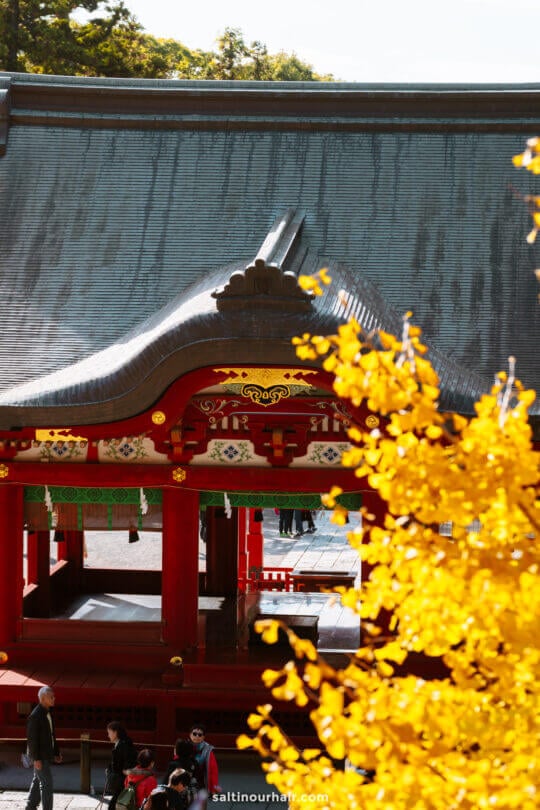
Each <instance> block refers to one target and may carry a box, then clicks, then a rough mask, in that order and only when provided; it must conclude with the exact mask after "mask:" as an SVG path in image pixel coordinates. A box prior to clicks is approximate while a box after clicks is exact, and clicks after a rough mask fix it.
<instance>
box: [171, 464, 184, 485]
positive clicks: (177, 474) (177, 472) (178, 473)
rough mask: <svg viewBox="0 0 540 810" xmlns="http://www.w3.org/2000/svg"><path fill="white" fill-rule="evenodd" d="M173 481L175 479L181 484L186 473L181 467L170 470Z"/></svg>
mask: <svg viewBox="0 0 540 810" xmlns="http://www.w3.org/2000/svg"><path fill="white" fill-rule="evenodd" d="M172 477H173V481H176V483H177V484H181V483H182V482H183V481H185V480H186V478H187V473H186V471H185V470H183V469H182V467H175V469H174V470H173V471H172Z"/></svg>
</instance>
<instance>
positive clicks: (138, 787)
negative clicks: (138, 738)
mask: <svg viewBox="0 0 540 810" xmlns="http://www.w3.org/2000/svg"><path fill="white" fill-rule="evenodd" d="M154 764H155V763H154V755H153V753H152V752H151V751H150V749H149V748H143V750H142V751H139V753H138V755H137V764H136V765H135V767H134V768H129V769H128V770H127V771H125V773H126V781H125V782H124V787H129V785H133V786H134V787H135V803H136V805H137V807H140V806H141V804H142V803H143V802H144V800H145V799H146V798H147V796H149V795H150V794H151V793H152V791H153V790H154V788H156V787H157V779H156V777H155V775H154Z"/></svg>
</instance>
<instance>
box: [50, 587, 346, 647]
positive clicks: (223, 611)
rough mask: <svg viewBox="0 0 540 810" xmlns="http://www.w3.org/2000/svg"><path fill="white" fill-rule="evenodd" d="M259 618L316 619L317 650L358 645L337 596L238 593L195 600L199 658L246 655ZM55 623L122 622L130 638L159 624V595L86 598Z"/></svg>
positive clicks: (94, 596)
mask: <svg viewBox="0 0 540 810" xmlns="http://www.w3.org/2000/svg"><path fill="white" fill-rule="evenodd" d="M259 614H264V615H265V616H276V618H279V617H289V618H292V617H295V616H316V617H318V631H319V640H318V649H319V650H329V651H336V652H344V651H353V650H356V649H357V648H358V646H359V643H360V623H359V618H358V616H357V615H356V614H355V613H354V612H353V611H352V610H350V608H346V607H343V606H342V605H341V601H340V597H339V595H338V594H329V593H293V592H280V591H268V592H264V591H263V592H260V593H251V594H244V595H242V594H241V595H239V596H238V598H237V599H233V598H228V597H218V596H201V597H199V641H198V648H199V653H201V651H205V655H204V657H205V658H214V656H218V657H220V658H221V657H223V655H225V654H226V653H227V652H228V653H229V654H231V653H233V652H234V651H238V650H240V651H242V650H244V651H245V650H247V649H248V648H249V647H250V645H249V643H248V633H249V624H250V623H252V622H253V620H254V619H255V618H256V616H257V615H259ZM54 619H64V620H65V619H70V620H73V621H82V622H84V621H91V622H99V621H103V622H125V624H126V635H131V634H132V632H133V629H132V625H133V623H139V622H142V623H146V622H150V623H151V622H159V621H160V620H161V596H159V595H141V594H114V593H102V594H85V595H81V596H80V597H78V598H77V599H76V600H74V601H73V602H72V603H71V604H70V605H69V607H68V608H67V609H66V610H65V611H64V612H63V613H62V614H59V615H57V616H54V617H52V619H51V620H52V621H54ZM289 623H290V622H289ZM257 654H260V652H257ZM226 657H229V656H228V655H227V656H226Z"/></svg>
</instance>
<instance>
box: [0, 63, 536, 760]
mask: <svg viewBox="0 0 540 810" xmlns="http://www.w3.org/2000/svg"><path fill="white" fill-rule="evenodd" d="M539 101H540V86H536V85H531V86H516V87H504V88H503V87H495V86H479V87H464V86H429V85H426V86H388V85H378V86H377V85H375V86H364V85H356V84H344V83H333V84H318V83H317V84H315V83H314V84H308V83H268V82H259V83H249V82H247V83H245V82H198V81H190V82H188V81H185V82H183V81H161V80H155V81H154V80H127V79H126V80H121V79H88V78H67V77H60V76H54V77H53V76H41V75H39V76H38V75H26V74H13V75H10V74H5V73H4V74H0V198H1V200H2V207H1V211H2V214H1V218H0V278H1V285H2V286H1V289H2V294H3V301H4V304H3V318H2V331H1V335H0V578H1V583H0V651H2V652H3V653H5V656H4V660H3V663H2V664H1V665H0V734H1V735H3V736H21V737H23V736H24V733H25V720H26V713H27V711H28V708H29V705H30V704H31V703H32V702H34V701H35V698H36V692H37V689H38V688H39V686H40V685H41V684H43V683H49V684H51V685H53V686H54V687H55V689H56V690H57V692H58V696H59V701H58V708H57V717H58V721H57V722H58V726H59V729H58V730H59V734H60V735H63V736H76V735H77V734H79V733H80V732H81V731H82V730H92V731H94V730H95V731H96V732H97V733H101V734H103V729H104V726H105V724H106V722H107V721H108V720H109V719H111V717H112V716H120V717H121V718H122V719H123V720H124V722H125V723H126V725H127V726H128V728H129V729H130V731H132V732H134V733H135V737H137V735H139V736H140V738H141V739H144V740H145V741H146V742H152V741H154V742H170V743H171V744H172V742H173V741H174V739H175V738H176V736H177V734H179V733H181V732H185V731H186V729H187V726H188V724H189V722H191V720H192V719H193V718H195V719H201V718H203V719H208V720H209V722H210V725H211V728H212V732H213V733H212V738H213V741H216V742H218V743H219V742H230V741H231V740H232V739H234V736H235V735H236V733H238V732H239V731H241V730H242V722H243V718H245V716H246V715H247V713H248V712H249V711H250V709H251V708H252V707H254V706H255V705H256V704H257V703H260V702H267V700H268V693H267V692H266V690H265V689H264V687H263V686H262V684H261V682H260V674H261V671H262V670H263V669H265V668H266V667H267V666H268V663H269V662H270V663H272V662H275V660H276V651H275V650H274V651H272V650H265V649H263V648H261V645H259V644H257V643H256V641H254V640H253V637H252V631H251V628H252V624H253V621H254V620H255V619H256V618H257V616H258V615H261V611H260V606H261V603H260V601H259V600H260V598H261V592H264V591H271V592H275V593H276V594H280V593H281V594H283V593H287V594H291V595H292V596H294V594H296V595H297V597H298V598H307V597H306V590H308V589H309V582H310V581H311V582H313V590H314V592H317V593H318V592H319V590H320V587H322V585H324V584H328V578H326V579H325V576H326V575H327V574H328V572H323V571H317V569H316V568H315V569H314V570H313V571H311V572H308V573H309V574H310V576H311V580H310V579H309V577H307V578H305V579H304V580H302V581H299V580H298V577H297V579H296V580H295V579H294V576H293V575H294V572H290V571H285V570H281V571H280V570H271V569H270V568H268V567H266V566H265V561H264V548H263V545H264V543H263V535H262V532H261V525H260V521H258V520H257V519H256V518H257V512H258V510H261V509H264V508H272V509H276V508H295V509H316V508H319V507H320V505H321V500H320V495H321V493H324V492H327V491H328V490H329V489H330V488H331V487H332V485H339V486H340V487H341V488H342V489H343V493H344V494H343V496H342V497H343V503H344V504H345V505H346V506H348V507H349V508H351V509H353V510H358V509H359V508H360V505H361V504H364V505H368V506H369V507H370V508H371V509H372V511H374V512H375V513H376V514H380V504H379V502H378V499H377V497H376V495H375V493H373V492H371V491H370V490H369V487H368V485H367V483H366V482H364V481H362V480H360V479H358V478H356V477H355V476H354V475H353V473H352V472H351V471H350V470H347V469H345V468H344V467H342V465H341V455H342V452H343V451H344V450H345V449H346V448H347V447H348V438H347V428H348V426H349V425H350V424H351V422H352V421H353V420H354V421H357V422H360V423H362V424H366V425H368V426H373V427H375V426H377V424H378V417H377V416H376V415H375V414H371V413H370V412H369V411H368V409H367V408H362V409H358V410H355V409H353V408H352V407H351V405H350V404H349V403H346V402H341V401H340V400H339V399H338V398H337V397H336V395H335V394H334V393H333V390H332V378H331V376H330V375H329V374H328V373H326V372H325V371H324V370H323V368H322V365H321V364H320V363H319V362H318V361H312V360H300V359H299V358H298V357H297V356H296V353H295V349H294V346H293V345H292V342H291V341H292V338H293V337H294V336H297V335H302V334H304V333H310V334H319V335H326V334H331V333H334V332H335V331H336V329H337V328H338V327H339V325H340V324H343V323H345V322H346V321H347V320H348V318H350V317H351V316H354V317H355V318H356V319H357V320H358V321H359V322H360V324H361V325H362V326H363V327H365V329H366V330H375V329H378V328H382V329H384V330H386V331H388V332H393V333H394V334H401V329H402V318H403V315H404V313H405V312H406V311H407V310H412V312H413V317H412V320H413V322H414V323H416V324H418V325H419V326H421V327H422V329H423V334H424V338H425V341H426V342H427V344H428V345H429V347H430V357H431V360H432V362H433V364H434V366H435V368H436V370H437V372H438V374H439V376H440V380H441V402H440V404H441V409H442V410H456V411H458V412H460V413H463V414H471V413H473V404H474V402H475V401H476V400H477V399H478V398H479V397H480V396H481V395H482V393H484V392H486V391H488V390H489V388H490V386H491V384H492V381H493V377H494V375H495V374H496V372H498V371H499V370H501V369H506V368H507V366H508V357H509V356H510V355H513V356H515V357H516V358H517V376H518V377H519V378H520V379H521V380H522V381H523V383H524V384H525V385H526V386H528V387H533V388H535V389H536V390H540V364H539V362H538V347H539V344H540V341H539V337H540V312H539V308H538V304H537V295H538V289H537V282H536V280H535V277H534V268H535V267H536V266H537V265H538V260H537V251H536V249H535V247H534V245H529V244H527V242H526V239H525V237H526V234H527V232H528V230H530V224H529V221H528V220H529V214H528V211H527V205H526V202H524V197H526V196H527V195H528V194H530V193H532V191H533V190H534V177H532V176H530V175H529V174H528V173H526V172H518V171H516V169H514V168H513V166H512V156H513V155H515V154H517V153H519V152H521V151H523V148H524V144H525V141H526V139H527V138H528V137H530V136H531V135H537V134H539V133H540V112H539V110H540V105H539ZM536 192H537V193H538V189H536ZM322 268H328V271H329V274H330V276H331V277H332V284H331V285H330V287H329V288H328V289H326V290H325V291H324V294H323V295H322V297H316V298H315V297H313V296H312V295H311V294H310V293H307V292H305V291H303V290H302V289H301V288H300V287H299V285H298V281H297V278H298V275H299V274H311V273H314V272H316V271H318V270H320V269H322ZM531 425H532V427H533V430H534V431H535V438H536V440H537V441H538V440H539V439H540V405H539V403H538V402H536V403H535V404H534V405H533V407H532V409H531ZM201 520H203V522H204V528H205V536H206V570H205V571H200V570H199V546H200V532H201ZM113 530H114V531H116V532H118V531H122V532H123V533H124V535H125V537H126V558H128V556H129V551H128V544H127V538H128V537H129V534H130V533H131V538H130V539H136V535H137V534H138V533H139V532H143V531H149V532H155V533H156V534H157V535H158V536H159V537H160V538H161V555H162V557H161V570H159V571H155V570H139V569H137V570H134V569H131V568H129V567H127V568H125V569H122V570H115V569H111V568H103V569H99V568H89V567H87V566H85V565H84V548H85V539H84V538H85V532H91V531H92V532H96V531H99V532H111V531H113ZM53 546H54V547H55V554H56V557H55V561H54V563H53V564H51V549H52V547H53ZM304 573H305V572H304ZM331 579H332V578H331V577H330V580H331ZM295 583H296V585H295ZM321 583H322V584H321ZM336 583H337V584H339V576H338V577H337V578H335V582H333V583H332V581H330V584H336ZM90 594H115V595H118V594H119V595H121V594H139V595H147V596H149V597H155V598H158V597H159V611H158V614H157V616H156V617H155V619H154V620H151V621H132V620H130V619H129V618H126V620H125V621H108V620H107V619H103V620H99V621H97V620H96V621H92V620H88V619H85V618H84V617H82V618H77V617H76V616H77V614H74V613H73V610H72V606H73V605H74V604H75V603H77V604H82V603H83V602H81V600H83V601H84V598H85V597H86V596H88V595H90ZM292 596H291V598H292ZM276 599H278V596H276ZM212 600H213V601H212ZM70 610H71V613H70ZM312 618H313V623H312V624H309V622H307V623H306V628H307V630H306V632H307V633H308V635H309V634H311V635H310V637H313V638H314V639H315V640H316V641H317V638H318V636H317V627H316V625H317V617H316V616H314V617H312ZM300 624H301V623H299V627H300ZM300 631H301V628H300ZM328 652H329V653H330V654H332V650H329V651H328ZM335 652H336V654H337V653H338V652H339V651H335ZM283 654H286V652H283V650H282V651H281V653H277V655H278V657H279V655H283ZM180 659H181V661H182V663H180ZM278 708H279V711H280V712H281V713H282V715H281V716H282V717H285V718H287V717H288V721H289V722H290V724H291V728H292V729H293V732H294V733H295V734H296V735H297V736H298V737H299V738H301V737H302V736H303V735H304V736H309V733H310V732H309V728H308V724H307V720H306V717H305V712H299V711H296V712H295V711H294V710H293V708H291V707H289V706H287V705H285V706H280V707H278Z"/></svg>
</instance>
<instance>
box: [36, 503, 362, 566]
mask: <svg viewBox="0 0 540 810" xmlns="http://www.w3.org/2000/svg"><path fill="white" fill-rule="evenodd" d="M263 515H264V520H263V535H264V565H265V566H266V567H279V568H281V567H290V568H298V569H313V568H314V567H317V568H319V569H321V570H324V571H327V570H332V569H334V570H336V571H353V570H358V569H359V558H358V554H357V553H356V551H354V550H353V549H352V548H351V547H350V546H349V544H348V543H347V538H346V535H347V532H348V531H351V530H352V529H354V527H355V526H356V525H357V523H358V520H359V515H358V513H355V512H352V513H351V514H350V524H349V525H348V526H336V525H335V524H334V523H332V522H331V520H330V516H331V513H330V512H322V511H320V512H316V513H315V525H316V531H315V533H314V534H304V535H302V537H298V538H294V537H280V536H279V528H278V516H277V515H276V514H275V512H274V510H273V509H264V510H263ZM85 536H86V546H87V557H86V565H87V566H89V567H92V568H100V567H111V568H135V569H144V568H146V569H149V570H154V571H158V570H160V569H161V534H160V532H139V536H140V541H139V542H138V543H131V544H128V533H127V532H121V531H113V532H86V534H85ZM51 546H54V543H52V544H51ZM53 551H54V548H53ZM199 562H200V568H201V570H204V569H205V567H206V547H205V544H204V543H202V542H201V543H200V547H199Z"/></svg>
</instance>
